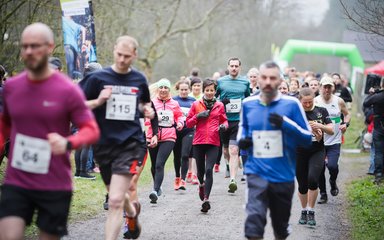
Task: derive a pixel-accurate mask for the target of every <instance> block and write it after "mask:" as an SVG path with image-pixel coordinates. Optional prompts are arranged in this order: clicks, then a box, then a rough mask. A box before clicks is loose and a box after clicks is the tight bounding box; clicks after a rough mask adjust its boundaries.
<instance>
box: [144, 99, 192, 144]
mask: <svg viewBox="0 0 384 240" xmlns="http://www.w3.org/2000/svg"><path fill="white" fill-rule="evenodd" d="M152 102H153V104H154V105H155V108H156V112H157V117H158V119H159V133H158V135H157V140H158V141H159V142H164V141H173V142H175V141H176V125H177V123H181V124H182V125H184V121H185V117H184V115H183V112H182V110H181V108H180V105H179V103H178V102H177V101H175V100H173V99H172V98H170V99H168V100H165V101H163V100H160V99H159V98H154V99H152ZM145 125H146V126H149V128H148V131H147V141H150V139H151V138H152V127H151V123H150V121H149V119H146V121H145Z"/></svg>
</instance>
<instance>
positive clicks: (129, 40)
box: [115, 35, 139, 51]
mask: <svg viewBox="0 0 384 240" xmlns="http://www.w3.org/2000/svg"><path fill="white" fill-rule="evenodd" d="M119 43H122V44H123V45H128V46H130V47H132V48H133V49H134V50H135V51H136V50H137V48H138V47H139V43H138V42H137V40H136V39H135V38H133V37H131V36H128V35H124V36H120V37H118V38H117V39H116V43H115V46H116V45H117V44H119Z"/></svg>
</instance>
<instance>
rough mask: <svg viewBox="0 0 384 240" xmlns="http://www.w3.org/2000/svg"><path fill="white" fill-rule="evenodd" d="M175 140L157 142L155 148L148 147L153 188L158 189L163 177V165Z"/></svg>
mask: <svg viewBox="0 0 384 240" xmlns="http://www.w3.org/2000/svg"><path fill="white" fill-rule="evenodd" d="M174 145H175V142H171V141H166V142H159V143H158V144H157V146H156V147H155V148H149V156H151V164H152V166H151V173H152V178H153V181H154V184H153V189H154V190H155V191H157V192H158V191H159V190H160V187H161V184H162V183H163V179H164V166H165V163H166V162H167V159H168V157H169V155H170V154H171V152H172V149H173V146H174Z"/></svg>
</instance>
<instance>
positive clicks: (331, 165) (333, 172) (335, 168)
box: [327, 144, 341, 196]
mask: <svg viewBox="0 0 384 240" xmlns="http://www.w3.org/2000/svg"><path fill="white" fill-rule="evenodd" d="M340 147H341V144H334V145H331V146H328V149H327V157H328V164H327V167H328V170H329V175H330V177H329V183H330V185H331V195H332V196H337V195H338V194H339V188H338V187H337V184H336V179H337V175H338V174H339V159H340Z"/></svg>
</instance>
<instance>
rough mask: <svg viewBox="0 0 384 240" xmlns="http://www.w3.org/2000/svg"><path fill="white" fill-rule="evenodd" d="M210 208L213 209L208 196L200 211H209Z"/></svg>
mask: <svg viewBox="0 0 384 240" xmlns="http://www.w3.org/2000/svg"><path fill="white" fill-rule="evenodd" d="M209 209H211V204H210V203H209V200H208V199H207V198H206V199H204V202H203V204H202V205H201V210H200V211H201V212H203V213H207V212H208V210H209Z"/></svg>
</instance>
